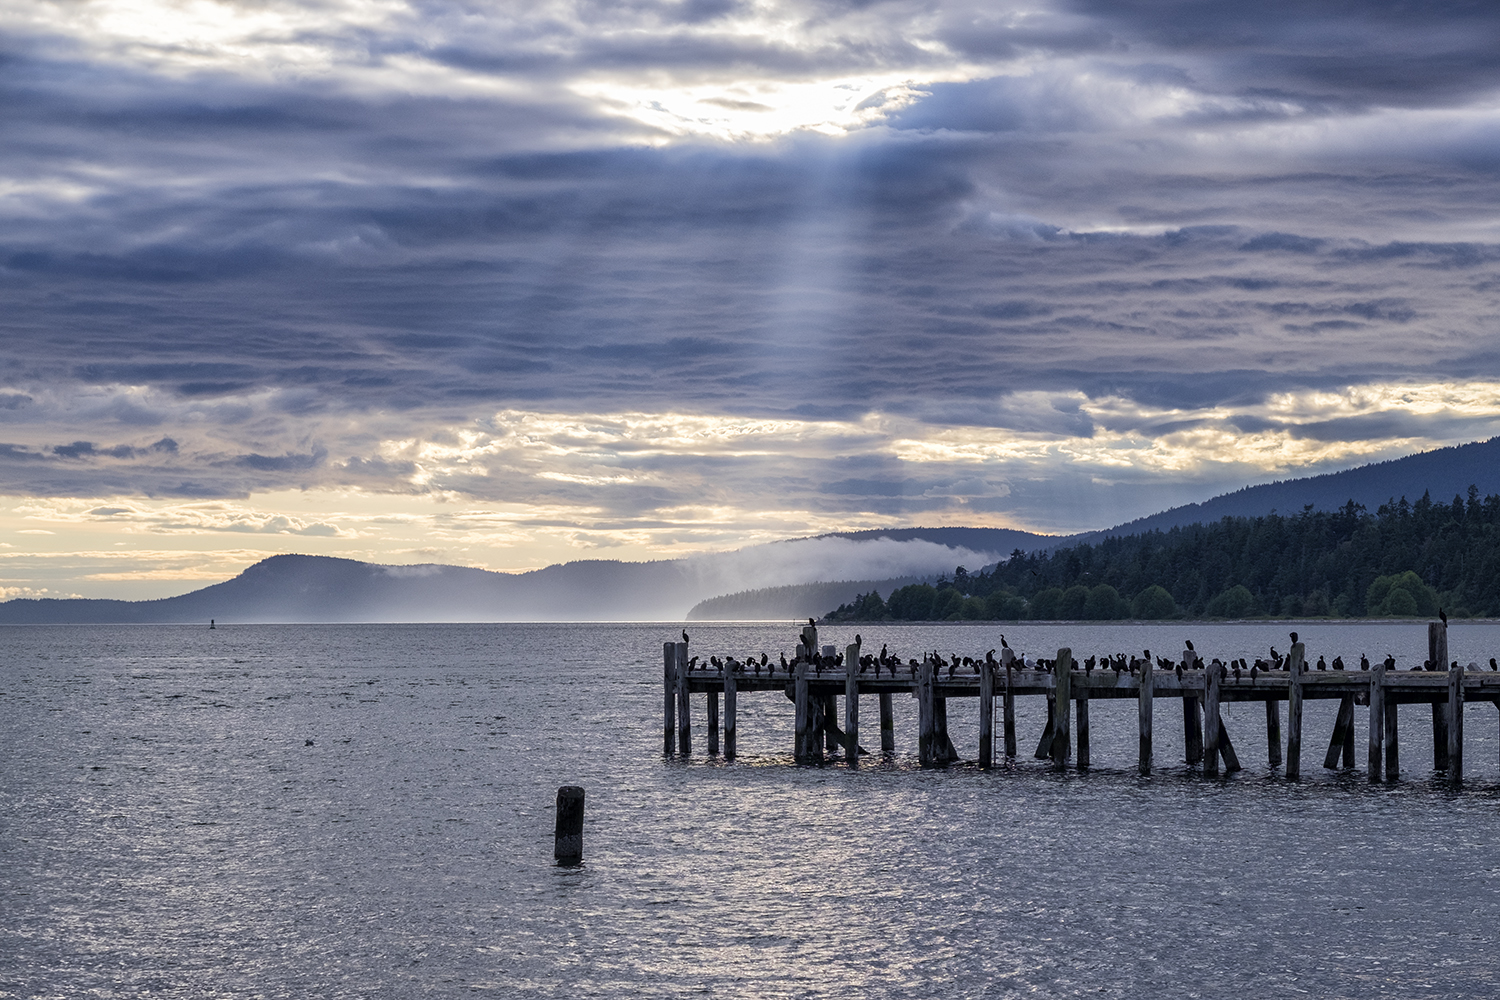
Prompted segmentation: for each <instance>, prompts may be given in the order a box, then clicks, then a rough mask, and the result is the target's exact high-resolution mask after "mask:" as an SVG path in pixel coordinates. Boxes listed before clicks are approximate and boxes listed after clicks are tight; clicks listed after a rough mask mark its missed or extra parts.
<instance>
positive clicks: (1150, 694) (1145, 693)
mask: <svg viewBox="0 0 1500 1000" xmlns="http://www.w3.org/2000/svg"><path fill="white" fill-rule="evenodd" d="M1155 702H1156V671H1155V670H1153V669H1152V664H1150V663H1147V664H1145V665H1143V666H1142V667H1141V679H1140V682H1139V685H1138V686H1137V688H1136V706H1135V710H1136V719H1137V721H1138V723H1139V725H1140V759H1139V761H1138V763H1137V765H1136V766H1137V767H1138V768H1139V769H1140V772H1141V774H1150V773H1151V714H1152V711H1153V709H1154V708H1155Z"/></svg>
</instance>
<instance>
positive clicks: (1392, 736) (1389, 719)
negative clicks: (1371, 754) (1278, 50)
mask: <svg viewBox="0 0 1500 1000" xmlns="http://www.w3.org/2000/svg"><path fill="white" fill-rule="evenodd" d="M1385 665H1386V667H1387V668H1389V667H1390V666H1392V665H1393V664H1392V662H1391V661H1390V660H1387V661H1385ZM1396 704H1397V703H1396V702H1395V701H1394V700H1389V699H1387V701H1386V704H1385V780H1386V781H1395V780H1397V779H1398V778H1400V777H1401V744H1400V739H1399V735H1400V734H1399V727H1398V726H1397V725H1396Z"/></svg>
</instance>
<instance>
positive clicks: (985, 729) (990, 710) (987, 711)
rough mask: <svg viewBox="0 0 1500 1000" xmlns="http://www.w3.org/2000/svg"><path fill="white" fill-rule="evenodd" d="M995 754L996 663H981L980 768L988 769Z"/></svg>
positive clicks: (987, 661) (986, 661)
mask: <svg viewBox="0 0 1500 1000" xmlns="http://www.w3.org/2000/svg"><path fill="white" fill-rule="evenodd" d="M994 755H995V665H994V664H993V663H991V662H990V661H989V660H985V661H984V662H983V663H981V664H980V665H979V768H980V770H983V771H988V770H989V769H990V767H991V766H993V764H994Z"/></svg>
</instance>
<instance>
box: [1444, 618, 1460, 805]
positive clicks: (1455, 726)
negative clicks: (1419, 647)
mask: <svg viewBox="0 0 1500 1000" xmlns="http://www.w3.org/2000/svg"><path fill="white" fill-rule="evenodd" d="M1445 645H1446V643H1445ZM1448 780H1449V781H1451V782H1453V783H1454V784H1455V785H1456V784H1458V783H1459V782H1460V781H1463V780H1464V668H1463V665H1462V664H1459V663H1455V664H1453V666H1452V667H1451V668H1449V670H1448Z"/></svg>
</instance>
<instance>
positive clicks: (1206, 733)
mask: <svg viewBox="0 0 1500 1000" xmlns="http://www.w3.org/2000/svg"><path fill="white" fill-rule="evenodd" d="M1220 680H1221V678H1220V677H1219V664H1218V661H1215V662H1213V663H1210V664H1209V665H1208V666H1206V667H1204V668H1203V773H1204V774H1212V775H1217V774H1218V773H1219V733H1220V726H1219V682H1220Z"/></svg>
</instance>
